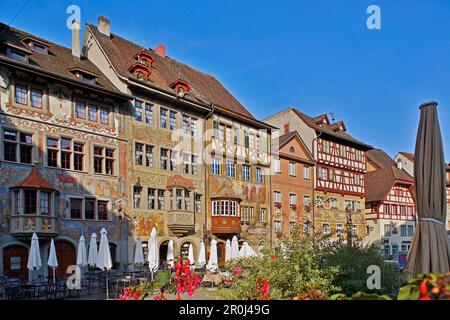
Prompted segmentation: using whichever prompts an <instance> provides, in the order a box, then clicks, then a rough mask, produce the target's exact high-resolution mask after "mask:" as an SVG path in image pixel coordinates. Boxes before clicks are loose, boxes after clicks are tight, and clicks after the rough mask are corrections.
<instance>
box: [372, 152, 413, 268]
mask: <svg viewBox="0 0 450 320" xmlns="http://www.w3.org/2000/svg"><path fill="white" fill-rule="evenodd" d="M366 155H367V158H368V163H369V165H368V168H369V169H368V171H369V172H368V173H367V174H366V175H365V179H366V210H365V214H366V221H367V222H366V224H367V237H366V239H365V242H366V243H369V244H376V245H378V246H379V247H380V250H381V253H382V254H383V255H384V256H385V257H386V259H389V260H395V261H399V257H403V258H404V257H406V254H407V253H408V250H409V248H410V246H411V241H412V237H413V235H414V229H415V223H416V222H415V221H416V214H415V210H416V209H415V200H414V179H413V178H412V177H411V176H410V175H409V174H408V173H407V172H406V171H404V170H402V169H400V168H399V165H398V163H396V162H395V161H394V160H392V159H391V158H390V157H389V156H388V155H387V154H386V153H385V152H384V151H383V150H380V149H373V150H370V151H368V152H367V153H366Z"/></svg>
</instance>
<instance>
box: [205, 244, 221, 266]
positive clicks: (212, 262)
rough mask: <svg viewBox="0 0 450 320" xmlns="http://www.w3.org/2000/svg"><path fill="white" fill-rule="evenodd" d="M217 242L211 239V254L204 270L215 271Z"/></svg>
mask: <svg viewBox="0 0 450 320" xmlns="http://www.w3.org/2000/svg"><path fill="white" fill-rule="evenodd" d="M217 264H218V263H217V241H216V240H215V239H213V240H212V241H211V252H210V254H209V260H208V264H207V265H206V269H208V270H210V271H214V270H216V269H217Z"/></svg>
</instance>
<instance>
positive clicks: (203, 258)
mask: <svg viewBox="0 0 450 320" xmlns="http://www.w3.org/2000/svg"><path fill="white" fill-rule="evenodd" d="M205 264H206V249H205V243H204V242H203V241H201V242H200V252H199V254H198V259H197V265H198V266H199V267H203V266H204V265H205Z"/></svg>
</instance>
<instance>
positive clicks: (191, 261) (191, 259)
mask: <svg viewBox="0 0 450 320" xmlns="http://www.w3.org/2000/svg"><path fill="white" fill-rule="evenodd" d="M188 259H189V264H190V265H191V266H193V265H194V264H195V261H194V260H195V258H194V246H193V245H192V243H190V244H189V250H188Z"/></svg>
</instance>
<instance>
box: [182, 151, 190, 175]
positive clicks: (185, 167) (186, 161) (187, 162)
mask: <svg viewBox="0 0 450 320" xmlns="http://www.w3.org/2000/svg"><path fill="white" fill-rule="evenodd" d="M190 168H191V155H190V154H189V153H184V154H183V173H186V174H189V173H190V172H191V170H190Z"/></svg>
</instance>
